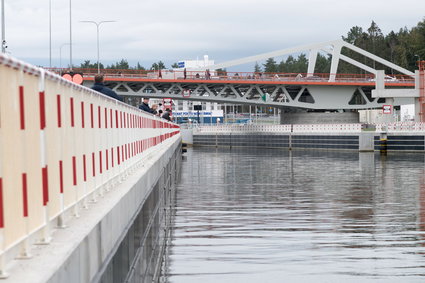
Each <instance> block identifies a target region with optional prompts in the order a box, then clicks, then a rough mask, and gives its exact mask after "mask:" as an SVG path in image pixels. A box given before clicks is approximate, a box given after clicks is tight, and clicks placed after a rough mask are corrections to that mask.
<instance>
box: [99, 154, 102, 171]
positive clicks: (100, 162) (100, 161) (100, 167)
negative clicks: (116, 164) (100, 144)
mask: <svg viewBox="0 0 425 283" xmlns="http://www.w3.org/2000/svg"><path fill="white" fill-rule="evenodd" d="M99 172H100V174H102V151H99Z"/></svg>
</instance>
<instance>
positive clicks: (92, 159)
mask: <svg viewBox="0 0 425 283" xmlns="http://www.w3.org/2000/svg"><path fill="white" fill-rule="evenodd" d="M91 161H92V166H93V177H95V176H96V166H95V160H94V152H93V153H92V154H91Z"/></svg>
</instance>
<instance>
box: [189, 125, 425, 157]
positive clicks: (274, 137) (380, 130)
mask: <svg viewBox="0 0 425 283" xmlns="http://www.w3.org/2000/svg"><path fill="white" fill-rule="evenodd" d="M186 135H188V133H186ZM383 138H385V148H386V150H387V151H423V152H425V124H424V125H422V124H421V123H420V125H416V124H415V125H413V124H412V125H408V126H406V125H401V126H400V125H399V126H398V127H396V126H394V125H376V126H374V127H373V128H366V129H365V127H364V125H363V126H362V125H361V124H333V125H220V126H204V127H199V128H196V129H194V130H193V136H192V139H193V146H225V147H266V148H288V149H324V150H358V151H379V150H382V146H383V143H382V141H381V140H382V139H383Z"/></svg>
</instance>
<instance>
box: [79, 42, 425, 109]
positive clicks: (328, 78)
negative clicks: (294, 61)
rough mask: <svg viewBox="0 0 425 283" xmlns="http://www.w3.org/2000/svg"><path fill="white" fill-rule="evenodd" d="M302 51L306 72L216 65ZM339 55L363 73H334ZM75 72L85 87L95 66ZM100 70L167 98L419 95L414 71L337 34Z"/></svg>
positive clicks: (351, 101) (310, 102) (338, 102)
mask: <svg viewBox="0 0 425 283" xmlns="http://www.w3.org/2000/svg"><path fill="white" fill-rule="evenodd" d="M343 48H346V49H349V50H351V51H354V52H356V53H357V54H361V55H363V56H365V57H366V58H368V59H371V60H374V61H375V62H377V63H380V64H382V65H384V66H386V67H389V68H391V69H392V70H394V71H395V72H396V73H397V74H396V75H394V74H390V75H385V74H383V75H382V76H379V75H378V74H380V73H382V72H380V71H379V70H376V69H373V68H371V67H369V66H367V65H365V64H364V63H361V62H359V61H357V60H354V59H352V58H350V57H348V56H346V55H344V54H342V53H341V50H343ZM301 52H304V53H308V59H309V60H308V67H307V70H305V73H252V72H225V71H221V72H220V71H217V70H223V69H224V68H229V67H233V66H237V65H242V64H247V63H253V62H257V61H261V60H265V59H267V58H273V57H278V56H285V55H289V54H294V53H301ZM319 52H325V53H327V54H329V55H330V56H331V68H330V73H328V74H318V73H314V70H315V67H316V60H317V56H318V53H319ZM341 60H342V61H345V62H347V63H349V64H351V65H354V66H356V67H358V68H360V69H362V70H363V71H364V74H342V73H338V72H337V71H338V65H339V62H340V61H341ZM207 69H208V74H207ZM209 70H211V71H209ZM214 70H215V71H214ZM74 72H80V73H83V74H84V82H83V84H84V85H86V86H88V87H90V86H91V85H92V83H93V79H94V75H95V74H96V73H97V70H93V69H74ZM103 72H104V74H105V77H106V78H105V83H106V85H107V86H109V87H111V88H112V89H113V90H114V91H115V92H117V93H118V94H119V95H121V96H123V97H125V98H134V97H138V98H139V99H140V98H141V97H150V98H171V99H177V100H193V101H208V102H218V103H228V104H248V105H260V106H270V107H278V108H282V107H297V108H307V109H328V110H332V109H366V108H378V107H382V105H384V104H388V103H389V101H388V99H386V98H391V100H390V103H391V104H392V105H394V106H396V105H402V104H413V103H414V98H415V97H419V91H418V87H416V89H415V80H417V78H418V77H419V76H418V74H415V73H413V72H411V71H409V70H406V69H404V68H402V67H400V66H397V65H395V64H394V63H391V62H389V61H387V60H385V59H382V58H380V57H378V56H376V55H374V54H372V53H370V52H367V51H365V50H363V49H361V48H358V47H356V46H354V45H352V44H350V43H347V42H345V41H342V40H335V41H329V42H324V43H319V44H310V45H303V46H299V47H294V48H287V49H283V50H279V51H274V52H269V53H264V54H260V55H255V56H250V57H246V58H241V59H237V60H232V61H228V62H224V63H219V64H215V65H211V66H207V67H205V68H203V69H190V70H189V69H188V70H183V69H175V70H159V71H139V70H118V71H117V70H104V71H103ZM380 77H382V78H380ZM380 81H382V82H381V83H380ZM378 84H380V86H379V88H380V91H378V92H377V93H376V94H375V95H374V94H373V91H374V90H375V89H376V88H377V85H378ZM417 85H418V84H417ZM394 91H395V93H394ZM384 92H385V94H384Z"/></svg>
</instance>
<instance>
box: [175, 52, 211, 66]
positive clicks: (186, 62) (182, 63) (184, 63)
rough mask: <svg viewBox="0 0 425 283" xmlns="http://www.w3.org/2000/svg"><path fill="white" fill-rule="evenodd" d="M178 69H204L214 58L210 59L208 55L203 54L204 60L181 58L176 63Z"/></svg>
mask: <svg viewBox="0 0 425 283" xmlns="http://www.w3.org/2000/svg"><path fill="white" fill-rule="evenodd" d="M177 64H178V65H179V69H184V68H186V69H205V68H206V67H208V66H212V65H214V60H210V59H209V58H208V55H204V60H199V59H196V60H182V61H179V62H178V63H177Z"/></svg>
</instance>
